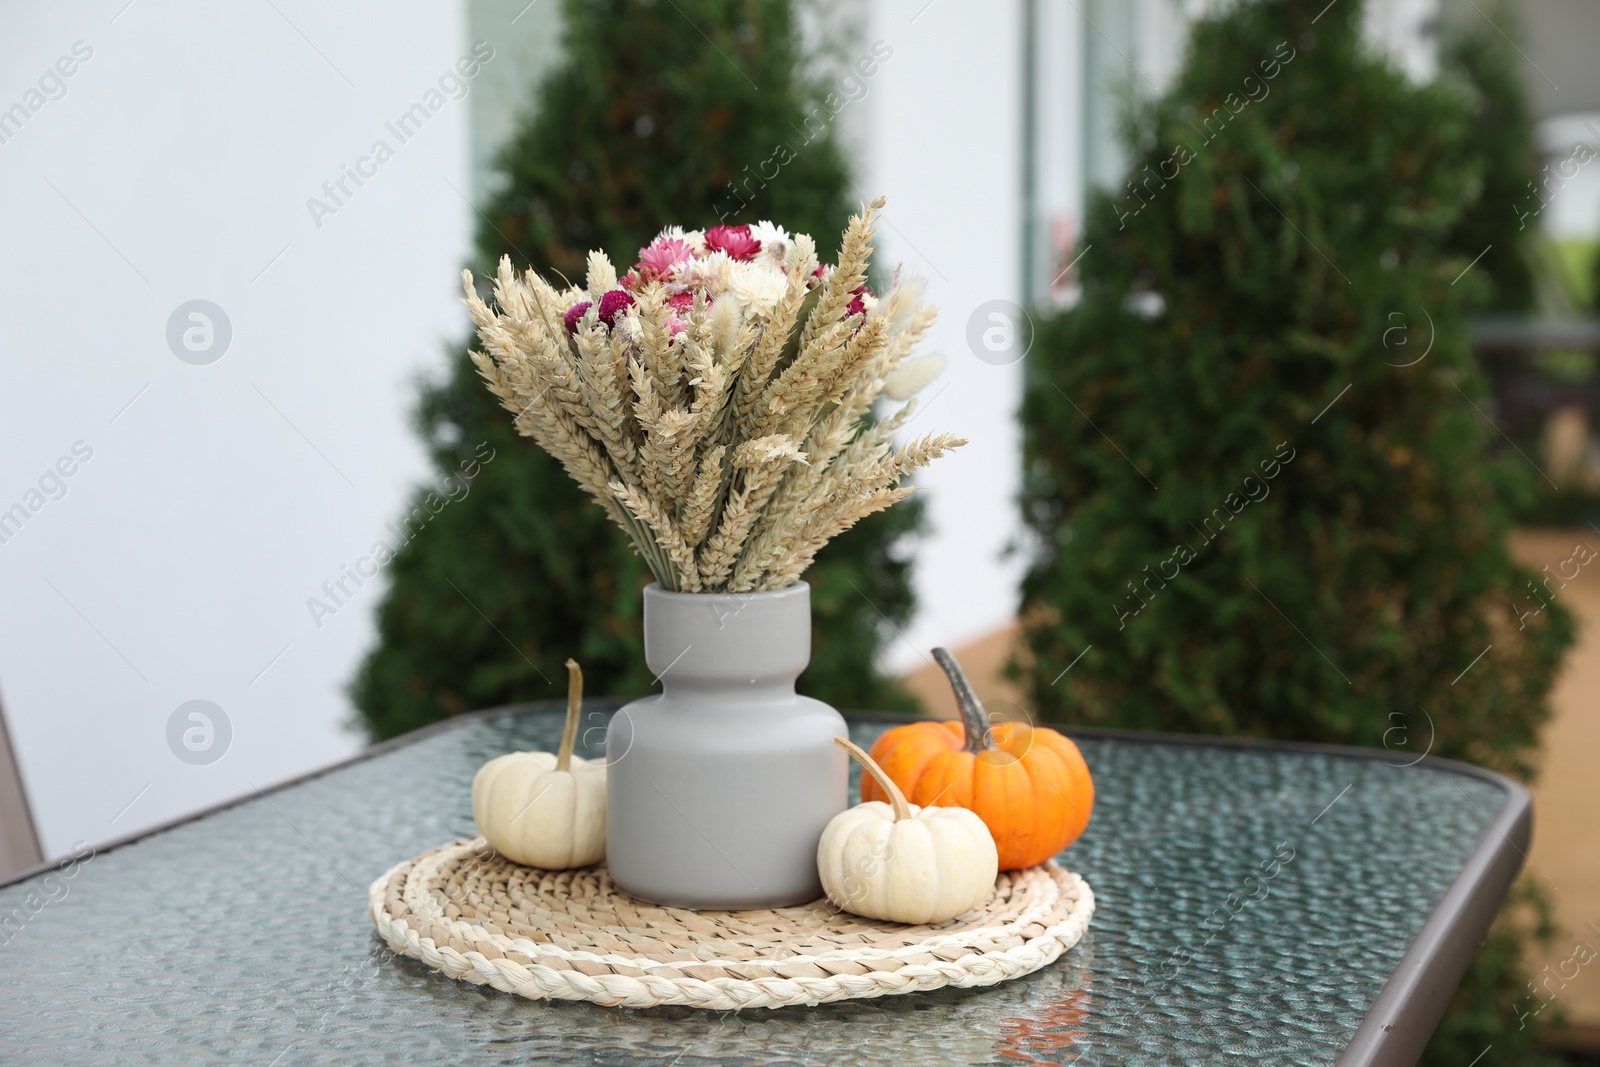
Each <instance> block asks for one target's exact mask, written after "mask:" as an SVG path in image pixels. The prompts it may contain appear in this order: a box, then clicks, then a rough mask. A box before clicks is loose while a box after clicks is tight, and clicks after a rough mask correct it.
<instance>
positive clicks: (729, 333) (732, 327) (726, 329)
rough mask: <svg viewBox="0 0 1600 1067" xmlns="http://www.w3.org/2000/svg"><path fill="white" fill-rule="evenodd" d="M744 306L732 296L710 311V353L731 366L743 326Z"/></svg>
mask: <svg viewBox="0 0 1600 1067" xmlns="http://www.w3.org/2000/svg"><path fill="white" fill-rule="evenodd" d="M744 321H745V318H744V305H743V304H741V303H740V302H739V299H738V298H737V297H734V296H724V297H723V298H722V299H721V300H718V301H717V303H716V305H715V306H714V307H713V308H712V309H711V321H710V327H711V351H712V352H713V353H715V354H716V355H717V356H719V357H720V358H721V359H722V361H723V362H724V363H727V364H729V365H732V363H733V356H734V354H735V351H736V349H737V346H738V341H739V333H740V330H741V329H742V328H743V326H744Z"/></svg>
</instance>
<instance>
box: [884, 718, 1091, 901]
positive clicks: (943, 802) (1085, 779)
mask: <svg viewBox="0 0 1600 1067" xmlns="http://www.w3.org/2000/svg"><path fill="white" fill-rule="evenodd" d="M993 737H994V745H995V747H994V748H992V749H990V750H989V751H986V752H979V753H972V752H967V751H965V748H964V744H965V740H966V731H965V729H964V727H963V726H962V724H961V723H959V722H915V723H908V724H907V725H905V726H896V727H895V728H894V729H892V730H889V731H888V732H886V733H885V734H884V735H883V736H882V737H880V738H878V740H877V743H876V744H874V745H873V746H872V758H873V759H874V760H876V761H877V762H878V765H879V766H881V767H882V768H883V770H884V772H885V773H886V774H888V776H889V777H890V778H891V779H893V781H894V783H895V784H896V785H898V786H899V787H900V789H901V790H902V791H903V792H904V793H905V795H906V799H907V800H909V801H910V802H911V803H913V804H916V805H918V806H919V807H950V808H967V809H969V810H971V811H973V812H975V813H977V816H978V818H980V819H982V820H983V822H984V825H986V826H988V827H989V832H990V833H991V834H993V835H994V843H995V847H996V848H997V849H998V850H999V853H1000V869H1001V870H1003V871H1015V870H1021V869H1022V868H1024V867H1032V866H1034V865H1036V864H1040V863H1043V862H1044V861H1045V860H1047V859H1049V858H1050V857H1051V856H1054V855H1055V854H1056V853H1058V852H1060V851H1061V850H1062V849H1064V848H1066V847H1067V846H1068V845H1070V844H1072V842H1074V841H1076V840H1077V839H1078V837H1079V835H1080V834H1082V833H1083V831H1084V828H1085V827H1087V826H1088V825H1089V814H1090V812H1091V811H1092V810H1093V808H1094V782H1093V780H1092V779H1091V778H1090V777H1089V767H1088V764H1086V763H1084V761H1083V756H1082V754H1081V753H1079V751H1078V746H1077V745H1075V744H1073V743H1072V742H1071V741H1070V740H1068V739H1067V738H1065V737H1063V736H1062V735H1060V734H1058V733H1057V732H1056V731H1054V730H1051V729H1047V728H1045V727H1042V726H1039V727H1032V726H1028V725H1026V724H1019V723H1001V724H1000V725H998V726H996V727H995V728H994V731H993ZM861 799H862V800H863V801H867V800H887V799H888V798H887V797H885V796H884V795H883V791H882V790H881V789H879V788H878V785H877V783H876V782H874V781H872V780H871V779H870V778H867V777H863V778H862V780H861Z"/></svg>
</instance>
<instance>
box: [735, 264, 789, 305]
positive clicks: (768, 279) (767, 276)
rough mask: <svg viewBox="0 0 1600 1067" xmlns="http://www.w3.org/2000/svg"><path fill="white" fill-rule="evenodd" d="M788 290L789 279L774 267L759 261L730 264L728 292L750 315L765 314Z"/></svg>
mask: <svg viewBox="0 0 1600 1067" xmlns="http://www.w3.org/2000/svg"><path fill="white" fill-rule="evenodd" d="M788 291H789V279H788V278H787V277H785V276H784V274H783V273H782V272H781V271H779V270H777V269H776V268H775V267H772V266H768V265H767V264H765V263H761V262H759V261H754V262H749V263H739V262H735V263H733V264H732V267H731V270H730V273H729V277H728V292H729V293H731V294H732V295H734V296H736V297H738V298H739V299H740V300H741V301H743V302H744V303H745V304H746V306H748V308H749V310H750V313H751V314H752V315H756V316H762V315H765V314H767V313H768V312H770V311H771V310H772V309H773V308H775V307H777V306H778V302H779V301H780V300H782V299H783V298H784V296H785V294H787V293H788Z"/></svg>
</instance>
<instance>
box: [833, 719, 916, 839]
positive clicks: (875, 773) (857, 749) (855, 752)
mask: <svg viewBox="0 0 1600 1067" xmlns="http://www.w3.org/2000/svg"><path fill="white" fill-rule="evenodd" d="M833 743H834V744H836V745H838V746H839V747H840V748H842V749H844V750H845V751H846V752H848V753H850V755H852V756H854V757H855V758H856V761H857V762H858V763H860V764H861V769H862V770H864V771H866V772H867V773H868V774H870V775H872V777H873V778H874V779H875V780H876V781H877V783H878V787H879V788H881V789H882V790H883V791H884V792H885V793H887V794H889V806H890V807H892V808H893V809H894V821H895V822H899V821H900V820H901V819H909V818H911V805H910V804H907V803H906V795H905V794H904V793H902V792H900V787H899V786H897V785H895V784H894V779H893V778H890V777H889V776H888V775H887V774H885V773H884V770H883V768H882V767H880V766H878V761H877V760H875V759H873V758H872V757H871V756H869V755H867V753H866V752H865V751H863V750H862V748H861V746H860V745H858V744H856V743H855V742H854V741H852V740H850V739H849V738H848V737H835V738H834V739H833Z"/></svg>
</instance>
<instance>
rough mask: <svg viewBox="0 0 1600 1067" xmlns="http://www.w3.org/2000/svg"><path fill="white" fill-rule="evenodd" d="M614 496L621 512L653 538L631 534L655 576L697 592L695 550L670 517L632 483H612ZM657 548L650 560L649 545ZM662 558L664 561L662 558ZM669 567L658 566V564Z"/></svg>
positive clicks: (681, 590)
mask: <svg viewBox="0 0 1600 1067" xmlns="http://www.w3.org/2000/svg"><path fill="white" fill-rule="evenodd" d="M609 488H610V490H611V492H612V493H614V494H615V495H616V498H617V500H618V502H619V503H620V504H621V505H622V508H623V510H624V511H626V512H627V513H628V514H629V515H630V516H632V517H633V518H635V519H637V520H638V521H639V522H640V523H643V524H644V525H645V526H646V527H648V528H649V531H650V533H651V534H654V537H650V536H645V537H639V536H635V537H634V544H635V545H637V546H638V548H639V551H640V555H643V556H644V557H645V561H646V562H649V563H650V564H651V568H650V569H651V570H652V571H654V572H655V576H656V579H657V580H658V581H660V582H661V584H662V585H663V586H664V587H666V588H668V589H670V590H672V591H673V592H679V593H698V592H700V576H699V573H698V572H697V570H696V568H695V562H694V552H692V551H691V550H690V549H689V546H688V545H687V544H685V543H684V540H683V536H682V535H681V534H680V533H679V532H678V529H677V527H676V526H674V525H673V523H672V520H671V519H670V518H668V517H667V514H666V512H665V511H663V510H662V509H661V508H659V507H657V506H656V504H655V503H654V502H653V501H650V500H648V499H646V498H645V497H644V495H643V494H642V493H640V492H639V491H638V490H637V489H635V488H634V487H633V486H631V485H624V484H622V483H621V482H612V483H611V485H610V486H609ZM652 547H653V548H654V549H656V551H657V557H656V559H654V560H652V559H651V554H650V552H649V549H650V548H652ZM663 557H664V560H663ZM663 562H664V563H665V564H667V565H668V566H660V564H661V563H663Z"/></svg>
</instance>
